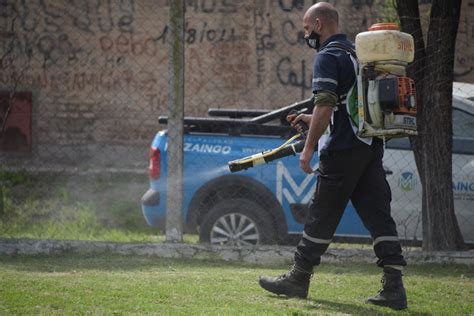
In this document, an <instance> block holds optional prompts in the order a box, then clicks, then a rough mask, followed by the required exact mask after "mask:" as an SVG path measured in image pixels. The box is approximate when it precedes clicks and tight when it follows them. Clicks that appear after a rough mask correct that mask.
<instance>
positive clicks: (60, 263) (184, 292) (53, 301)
mask: <svg viewBox="0 0 474 316" xmlns="http://www.w3.org/2000/svg"><path fill="white" fill-rule="evenodd" d="M285 271H286V267H258V266H252V265H247V264H235V263H225V262H209V261H197V260H193V261H186V260H165V259H159V258H154V257H124V256H117V255H105V254H104V255H102V256H91V257H79V256H64V257H42V256H40V257H0V280H1V287H0V314H3V315H15V314H22V315H23V314H28V315H30V314H44V315H69V314H94V315H96V314H107V315H111V314H117V315H122V314H124V315H125V314H127V315H128V314H159V315H168V314H173V315H175V314H181V315H201V314H207V315H208V314H210V315H242V314H245V315H300V314H323V315H343V314H352V315H382V314H389V315H390V314H399V313H397V312H395V311H392V310H390V309H387V308H383V307H377V306H372V305H367V304H365V303H364V300H365V298H366V297H367V296H370V295H373V294H374V293H376V292H377V290H378V289H379V286H380V283H379V280H380V269H378V268H376V267H374V266H372V265H366V264H350V265H348V264H345V265H327V264H326V265H323V266H321V267H320V268H318V269H317V271H316V273H315V275H314V277H313V281H312V285H311V288H310V295H309V299H307V300H301V299H287V298H283V297H278V296H275V295H271V294H269V293H266V292H265V291H263V290H262V289H260V287H259V286H258V283H257V280H258V276H259V275H278V274H281V273H283V272H285ZM473 277H474V271H473V270H472V268H470V267H467V266H462V265H421V266H411V267H410V268H409V269H408V271H407V272H406V277H405V285H406V288H407V293H408V303H409V308H408V310H407V311H405V312H402V313H401V314H410V315H411V314H413V315H428V314H434V315H465V314H472V313H474V303H473V297H474V282H473Z"/></svg>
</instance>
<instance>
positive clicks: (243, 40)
mask: <svg viewBox="0 0 474 316" xmlns="http://www.w3.org/2000/svg"><path fill="white" fill-rule="evenodd" d="M313 2H314V1H312V0H262V1H251V0H249V1H247V0H238V1H228V0H189V1H186V3H187V7H186V30H185V42H186V57H185V60H186V73H185V81H186V82H185V93H186V97H185V103H186V105H185V106H186V108H185V112H186V115H205V113H206V111H207V109H208V108H210V107H240V108H264V109H273V108H278V107H280V106H283V105H286V104H289V103H292V102H295V101H298V100H300V99H303V98H307V97H309V96H310V95H311V92H310V85H311V68H312V67H311V65H312V54H313V52H312V51H311V50H310V49H308V48H307V47H306V45H305V44H304V42H303V41H302V40H301V36H302V31H301V27H302V17H303V14H304V12H305V10H306V9H307V8H308V7H309V6H310V5H311V4H312V3H313ZM356 2H357V3H358V5H357V6H354V3H355V2H354V1H352V0H337V1H336V0H334V1H332V3H334V4H335V5H336V6H337V7H338V8H339V10H340V15H341V21H342V26H343V29H344V30H345V31H346V32H347V33H348V34H349V35H350V37H351V38H352V39H353V38H354V36H355V35H356V34H357V33H358V32H360V31H363V30H366V29H367V27H368V26H370V25H371V24H372V23H375V22H377V21H378V18H377V16H379V15H380V14H381V12H380V10H379V6H376V5H374V4H371V3H372V2H373V1H365V2H364V1H356ZM366 2H367V3H369V4H371V5H367V4H364V3H366ZM472 2H474V1H473V0H468V1H464V4H463V5H464V12H463V16H462V18H461V20H462V21H461V25H460V30H459V40H458V42H459V43H460V44H459V45H458V55H457V58H456V74H457V77H456V78H457V79H461V80H464V81H470V82H474V74H472V63H473V61H472V56H473V54H472V52H473V48H472V45H470V41H471V40H472V37H473V28H474V25H473V24H472V22H470V21H472V20H473V19H472V15H473V12H472V11H473V4H472ZM0 9H1V14H0V27H1V29H2V32H1V33H0V57H1V60H0V90H2V91H11V90H22V91H32V92H33V132H32V134H33V145H32V151H31V152H30V153H27V154H24V153H23V154H22V155H21V156H18V155H14V156H12V155H10V154H6V153H2V159H3V160H4V161H6V160H7V159H9V160H8V161H9V163H10V164H12V163H19V162H21V163H25V162H26V163H28V164H36V165H42V166H43V165H44V166H54V165H58V164H66V165H71V164H74V165H78V166H85V167H87V168H89V167H91V166H111V167H115V166H119V167H124V166H137V167H140V168H141V167H143V166H144V165H146V163H147V162H146V155H147V151H148V146H149V143H150V141H151V140H152V137H153V135H154V133H155V132H156V131H157V130H158V129H161V128H163V126H159V125H158V123H157V118H158V116H159V115H166V113H167V74H168V64H167V63H168V60H167V46H166V39H167V37H168V36H169V29H168V26H167V21H168V5H167V1H165V0H121V1H118V0H117V1H100V0H75V1H60V0H50V1H39V0H34V1H20V0H4V1H1V2H0ZM384 14H385V13H384ZM19 157H20V158H21V159H18V158H19Z"/></svg>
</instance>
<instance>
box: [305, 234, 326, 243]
mask: <svg viewBox="0 0 474 316" xmlns="http://www.w3.org/2000/svg"><path fill="white" fill-rule="evenodd" d="M303 238H304V239H307V240H309V241H311V242H314V243H315V244H330V243H331V241H332V239H320V238H315V237H311V236H309V235H308V234H306V232H305V231H303Z"/></svg>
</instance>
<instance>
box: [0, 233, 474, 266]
mask: <svg viewBox="0 0 474 316" xmlns="http://www.w3.org/2000/svg"><path fill="white" fill-rule="evenodd" d="M294 250H295V247H293V246H273V245H272V246H258V247H245V248H233V247H224V246H211V245H203V244H173V243H115V242H100V241H76V240H32V239H2V238H0V256H5V255H6V256H16V255H64V254H99V253H113V254H120V255H138V256H156V257H161V258H176V259H179V258H182V259H203V260H223V261H236V262H247V263H253V264H261V265H276V264H291V263H292V261H293V255H294ZM404 255H405V258H406V259H407V261H408V262H409V264H422V263H438V264H444V263H459V264H467V265H474V250H469V251H462V252H461V251H440V252H424V251H419V250H415V251H405V252H404ZM322 261H323V262H348V261H350V262H369V263H373V262H375V261H376V257H375V255H374V253H373V251H372V250H369V249H329V250H328V251H327V252H326V253H325V255H324V256H323V257H322Z"/></svg>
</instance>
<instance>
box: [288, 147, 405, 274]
mask: <svg viewBox="0 0 474 316" xmlns="http://www.w3.org/2000/svg"><path fill="white" fill-rule="evenodd" d="M383 150H384V149H383V144H382V141H380V140H379V139H374V143H373V144H372V145H371V146H368V145H360V146H358V147H354V148H350V149H344V150H338V151H322V152H321V154H320V161H319V172H320V174H319V175H318V183H317V186H316V191H315V193H314V197H313V200H312V201H311V204H310V206H309V216H308V218H307V221H306V223H305V226H304V232H303V236H302V238H301V240H300V242H299V244H298V246H297V249H296V253H295V263H296V264H297V265H298V266H299V267H301V268H303V269H305V270H308V271H309V270H311V269H312V268H313V266H315V265H318V264H319V263H320V258H321V255H322V254H323V253H324V252H325V251H326V250H327V248H328V246H329V244H330V242H331V239H332V237H333V235H334V232H335V231H336V227H337V225H338V224H339V221H340V219H341V217H342V214H343V213H344V209H345V207H346V205H347V203H348V202H349V199H350V200H351V201H352V204H353V205H354V207H355V209H356V211H357V213H358V215H359V217H360V218H361V220H362V222H363V223H364V226H365V227H366V228H367V230H368V231H369V232H370V234H371V236H372V239H373V247H374V251H375V254H376V256H377V258H378V261H377V265H378V266H380V267H384V266H393V267H394V268H400V269H401V267H402V266H405V265H406V262H405V260H404V258H403V256H402V249H401V246H400V242H399V240H398V235H397V229H396V224H395V222H394V220H393V218H392V216H391V215H390V202H391V199H392V197H391V191H390V187H389V185H388V183H387V181H386V180H385V171H384V169H383V166H382V157H383Z"/></svg>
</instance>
